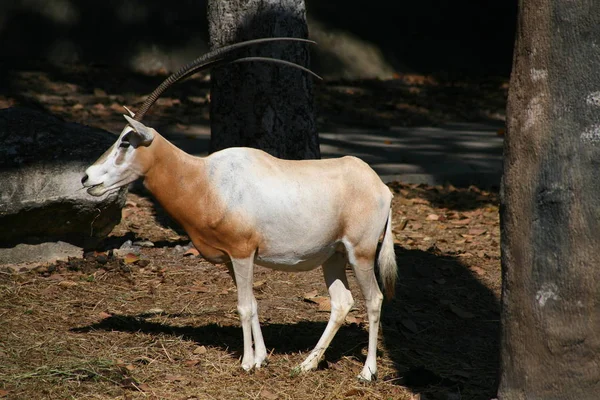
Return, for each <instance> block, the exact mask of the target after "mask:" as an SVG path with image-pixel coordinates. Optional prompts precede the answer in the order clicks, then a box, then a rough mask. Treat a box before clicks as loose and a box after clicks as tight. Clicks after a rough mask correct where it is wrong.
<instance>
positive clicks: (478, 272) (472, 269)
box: [469, 266, 485, 276]
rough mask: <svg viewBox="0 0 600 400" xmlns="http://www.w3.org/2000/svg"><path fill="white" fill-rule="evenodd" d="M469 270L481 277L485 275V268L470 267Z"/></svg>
mask: <svg viewBox="0 0 600 400" xmlns="http://www.w3.org/2000/svg"><path fill="white" fill-rule="evenodd" d="M469 269H470V270H471V271H473V272H475V273H476V274H477V275H479V276H483V275H485V270H484V269H483V268H480V267H475V266H473V267H470V268H469Z"/></svg>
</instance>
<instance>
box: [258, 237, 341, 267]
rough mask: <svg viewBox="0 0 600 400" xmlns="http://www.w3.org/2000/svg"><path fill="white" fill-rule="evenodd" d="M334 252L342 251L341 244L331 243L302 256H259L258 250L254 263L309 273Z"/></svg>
mask: <svg viewBox="0 0 600 400" xmlns="http://www.w3.org/2000/svg"><path fill="white" fill-rule="evenodd" d="M336 251H344V247H343V245H341V243H332V244H331V245H329V246H327V247H323V248H321V249H319V250H316V251H312V252H306V253H303V254H300V253H298V252H294V251H291V252H289V253H287V254H268V253H267V254H260V250H259V252H258V254H257V255H256V257H255V258H254V262H255V264H257V265H260V266H263V267H267V268H271V269H276V270H279V271H289V272H302V271H310V270H312V269H315V268H317V267H318V266H320V265H322V264H323V263H324V262H325V261H327V259H328V258H329V257H331V256H332V255H333V253H335V252H336Z"/></svg>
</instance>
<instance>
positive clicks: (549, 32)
mask: <svg viewBox="0 0 600 400" xmlns="http://www.w3.org/2000/svg"><path fill="white" fill-rule="evenodd" d="M507 126H508V129H507V134H506V140H505V147H504V157H505V158H504V176H503V184H502V196H501V229H502V275H503V283H502V340H501V371H500V387H499V393H498V395H499V398H500V399H501V400H514V399H519V400H521V399H523V400H524V399H544V400H546V399H557V400H558V399H560V400H565V399H577V400H584V399H598V398H600V238H599V234H600V222H599V221H600V179H598V174H599V172H600V170H599V167H600V2H597V1H595V0H586V1H579V2H577V1H570V0H520V2H519V21H518V27H517V38H516V43H515V54H514V60H513V72H512V76H511V82H510V93H509V99H508V108H507Z"/></svg>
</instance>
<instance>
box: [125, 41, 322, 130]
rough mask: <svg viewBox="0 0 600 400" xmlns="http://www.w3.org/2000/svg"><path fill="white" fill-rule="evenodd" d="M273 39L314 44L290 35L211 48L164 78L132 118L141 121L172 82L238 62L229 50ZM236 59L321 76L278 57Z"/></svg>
mask: <svg viewBox="0 0 600 400" xmlns="http://www.w3.org/2000/svg"><path fill="white" fill-rule="evenodd" d="M275 41H294V42H303V43H312V44H316V42H314V41H312V40H308V39H300V38H292V37H274V38H262V39H254V40H247V41H245V42H240V43H235V44H232V45H229V46H224V47H220V48H218V49H216V50H213V51H211V52H209V53H206V54H204V55H202V56H200V57H198V58H196V59H195V60H194V61H192V62H190V63H188V64H187V65H185V66H183V67H181V68H180V69H179V70H178V71H177V72H174V73H173V74H171V75H170V76H169V77H168V78H167V79H165V80H164V81H163V82H162V83H161V84H160V85H159V86H158V87H157V88H156V89H154V91H153V92H152V93H150V95H149V96H148V97H147V98H146V100H145V101H144V104H142V106H141V107H140V109H139V110H138V111H137V112H136V113H135V117H134V119H135V120H136V121H141V120H142V118H143V117H144V115H145V114H146V112H147V111H148V109H149V108H150V107H151V106H152V105H153V104H154V103H155V102H156V100H158V98H159V97H160V96H161V95H162V94H163V93H164V92H165V90H167V89H168V88H169V87H171V86H172V85H173V84H174V83H176V82H177V81H179V80H181V79H182V78H186V77H188V76H190V75H193V74H195V73H196V72H199V71H201V70H204V69H208V68H213V67H216V66H219V65H224V64H227V63H229V62H238V61H237V60H229V59H227V57H226V56H227V55H228V54H229V53H230V52H232V51H234V50H237V49H239V48H242V47H246V46H250V45H253V44H259V43H265V42H275ZM238 60H240V62H241V61H267V60H268V61H271V62H279V63H280V64H285V65H290V66H294V67H297V68H299V69H301V70H303V71H307V72H309V73H311V74H312V75H315V76H317V77H318V78H319V79H321V77H319V76H318V75H316V74H315V73H314V72H312V71H310V70H309V69H307V68H305V67H303V66H301V65H298V64H294V63H292V62H289V61H283V60H278V59H274V58H268V57H245V58H240V59H238Z"/></svg>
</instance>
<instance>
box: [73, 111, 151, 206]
mask: <svg viewBox="0 0 600 400" xmlns="http://www.w3.org/2000/svg"><path fill="white" fill-rule="evenodd" d="M124 117H125V119H127V122H128V124H127V126H126V127H125V128H124V129H123V131H122V132H121V134H120V135H119V139H117V141H116V142H115V144H113V145H112V147H111V148H109V149H108V150H107V151H106V152H105V153H104V154H103V155H102V156H100V158H99V159H98V160H96V162H95V163H94V164H92V166H90V167H89V168H88V169H86V170H85V175H84V176H83V178H82V179H81V183H82V184H83V186H84V187H87V188H88V190H87V192H88V193H89V194H91V195H92V196H102V195H103V194H104V193H106V192H108V191H110V190H115V189H118V188H120V187H122V186H125V185H127V184H129V183H131V182H133V181H135V180H136V179H137V178H139V177H140V176H143V175H145V174H146V172H147V171H148V169H149V168H150V165H151V164H152V157H151V152H150V151H148V149H147V148H148V147H149V146H150V145H151V144H152V141H153V140H154V137H155V135H156V131H155V130H154V129H152V128H148V127H147V126H145V125H144V124H142V123H141V122H138V121H136V120H134V119H133V118H131V117H129V116H127V115H124Z"/></svg>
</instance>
